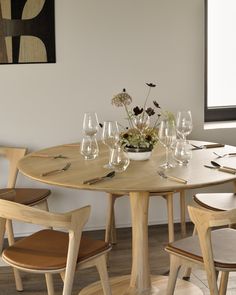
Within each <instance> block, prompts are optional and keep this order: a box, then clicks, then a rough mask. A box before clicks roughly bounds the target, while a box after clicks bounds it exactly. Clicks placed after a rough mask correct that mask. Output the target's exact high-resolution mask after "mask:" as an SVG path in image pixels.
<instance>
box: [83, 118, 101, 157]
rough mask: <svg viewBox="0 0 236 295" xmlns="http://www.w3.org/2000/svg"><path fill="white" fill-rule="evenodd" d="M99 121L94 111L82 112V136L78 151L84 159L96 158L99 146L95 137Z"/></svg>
mask: <svg viewBox="0 0 236 295" xmlns="http://www.w3.org/2000/svg"><path fill="white" fill-rule="evenodd" d="M98 128H99V123H98V117H97V114H96V113H95V112H88V113H85V114H84V120H83V133H84V137H83V139H82V142H81V146H80V153H81V154H82V155H83V156H84V159H85V160H93V159H95V158H97V156H98V153H99V147H98V143H97V139H96V134H97V132H98Z"/></svg>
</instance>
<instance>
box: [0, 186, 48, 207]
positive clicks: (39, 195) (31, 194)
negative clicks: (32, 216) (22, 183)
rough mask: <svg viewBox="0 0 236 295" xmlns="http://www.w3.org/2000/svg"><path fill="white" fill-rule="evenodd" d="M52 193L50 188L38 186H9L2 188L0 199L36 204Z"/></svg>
mask: <svg viewBox="0 0 236 295" xmlns="http://www.w3.org/2000/svg"><path fill="white" fill-rule="evenodd" d="M50 194H51V191H50V190H48V189H38V188H12V189H11V188H7V189H0V199H3V200H8V201H12V202H16V203H19V204H23V205H31V206H32V205H35V204H37V203H39V202H40V201H42V200H44V199H45V198H47V197H48V196H49V195H50Z"/></svg>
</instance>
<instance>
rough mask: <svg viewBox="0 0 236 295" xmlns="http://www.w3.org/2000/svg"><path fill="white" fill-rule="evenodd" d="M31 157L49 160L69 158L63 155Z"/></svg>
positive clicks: (37, 155) (35, 155)
mask: <svg viewBox="0 0 236 295" xmlns="http://www.w3.org/2000/svg"><path fill="white" fill-rule="evenodd" d="M31 157H35V158H47V159H50V158H52V159H68V157H66V156H63V155H61V154H59V155H55V156H51V155H47V154H34V155H31Z"/></svg>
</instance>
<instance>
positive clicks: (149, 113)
mask: <svg viewBox="0 0 236 295" xmlns="http://www.w3.org/2000/svg"><path fill="white" fill-rule="evenodd" d="M146 113H147V114H148V116H149V117H151V116H153V115H154V114H155V111H154V109H153V108H147V109H146Z"/></svg>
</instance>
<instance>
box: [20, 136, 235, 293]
mask: <svg viewBox="0 0 236 295" xmlns="http://www.w3.org/2000/svg"><path fill="white" fill-rule="evenodd" d="M192 143H194V144H197V145H201V144H202V143H203V142H198V141H195V142H192ZM213 151H215V152H217V153H220V154H225V153H228V152H236V147H233V146H225V147H223V148H214V149H213V148H211V149H202V150H194V151H193V157H192V159H191V161H190V163H189V165H188V166H186V167H181V166H176V167H175V168H172V169H168V170H167V171H166V173H167V174H168V175H172V176H177V177H180V178H183V179H186V180H187V181H188V182H187V184H181V183H178V182H175V181H172V180H168V179H164V178H162V177H160V176H159V175H158V173H157V170H158V168H159V165H160V164H162V163H163V162H164V161H165V150H164V148H163V147H162V146H161V145H157V147H156V148H155V149H154V150H153V153H152V156H151V158H150V159H149V160H147V161H131V163H130V165H129V167H128V168H127V170H126V171H125V172H122V173H116V175H115V177H113V178H112V179H107V180H105V181H103V182H100V183H97V184H94V185H84V184H83V181H84V180H87V179H91V178H95V177H98V176H103V175H105V174H107V173H108V172H109V171H108V170H106V169H104V168H103V166H104V164H106V163H107V162H108V155H109V152H108V149H107V148H106V147H105V146H104V145H102V144H100V153H99V157H98V158H97V159H95V160H90V161H85V160H84V159H83V157H82V156H81V155H80V149H79V144H71V145H70V144H66V145H61V146H55V147H51V148H47V149H44V150H40V151H37V152H34V153H32V154H29V155H27V156H26V157H24V158H23V159H22V160H21V161H20V162H19V164H18V168H19V170H20V171H21V172H22V173H23V174H25V175H26V176H28V177H30V178H32V179H35V180H38V181H41V182H44V183H48V184H51V185H58V186H62V187H68V188H77V189H81V190H94V191H106V192H124V193H125V192H126V193H129V196H130V207H131V216H132V270H131V275H130V276H124V277H116V278H112V279H111V280H110V284H111V287H112V294H113V295H144V294H145V295H161V294H163V295H164V294H166V287H167V278H168V277H164V276H151V275H150V265H149V255H148V254H149V253H148V207H149V193H150V192H168V191H176V190H178V191H179V190H186V189H190V188H198V187H205V186H210V185H215V184H220V183H224V182H229V181H234V180H235V179H236V175H235V174H229V173H225V172H220V171H217V170H213V169H208V168H205V167H204V166H203V165H204V164H205V165H210V161H211V160H217V162H218V163H222V164H224V165H225V166H230V167H235V168H236V157H225V158H222V159H216V158H217V157H216V156H215V155H214V154H213ZM42 155H46V156H44V157H43V156H42ZM56 155H63V156H66V157H68V158H67V159H62V158H59V159H53V157H48V156H56ZM67 162H70V163H71V166H70V168H69V169H68V170H67V171H64V172H61V173H59V174H53V175H49V176H45V177H44V176H42V173H45V172H48V171H51V170H55V169H60V168H63V167H64V166H65V164H66V163H67ZM90 294H91V295H92V294H93V295H95V294H96V295H102V294H103V291H102V289H101V285H100V283H95V284H92V285H90V286H88V287H86V288H85V289H83V290H82V291H81V292H80V295H90ZM175 294H176V295H193V294H194V295H200V294H202V291H201V290H200V289H199V288H198V287H196V286H194V285H193V284H191V283H189V282H186V281H182V280H179V281H178V284H177V287H176V292H175Z"/></svg>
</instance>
